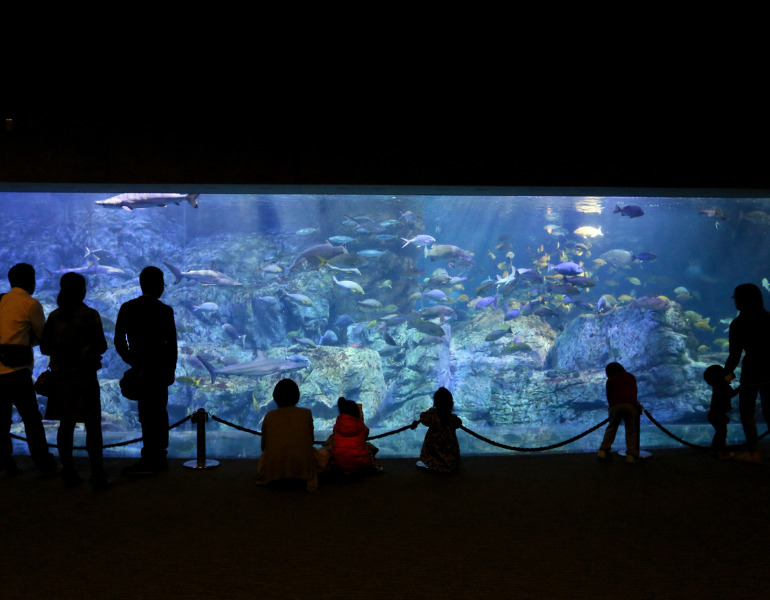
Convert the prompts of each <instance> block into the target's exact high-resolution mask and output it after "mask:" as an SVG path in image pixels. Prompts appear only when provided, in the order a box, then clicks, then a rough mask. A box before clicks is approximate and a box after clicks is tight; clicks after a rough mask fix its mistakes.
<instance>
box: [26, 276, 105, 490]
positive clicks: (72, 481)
mask: <svg viewBox="0 0 770 600" xmlns="http://www.w3.org/2000/svg"><path fill="white" fill-rule="evenodd" d="M59 286H60V291H59V295H58V297H57V298H56V303H57V304H58V306H59V308H57V309H56V310H54V311H53V312H52V313H51V314H50V315H48V320H47V321H46V323H45V327H43V335H42V337H41V338H40V352H41V353H43V354H47V355H49V356H50V357H51V360H50V362H49V365H48V366H49V367H50V369H51V377H52V380H53V385H52V390H51V393H50V394H49V395H48V405H47V406H46V411H45V418H46V419H50V420H58V421H59V431H58V432H57V435H56V444H57V446H58V448H59V460H61V463H62V467H63V471H62V477H63V478H64V485H65V486H67V487H71V486H74V485H77V484H79V483H80V482H81V481H82V480H81V478H80V476H79V475H78V472H77V469H76V468H75V463H74V460H73V458H72V445H73V436H74V432H75V423H84V424H85V427H86V450H87V451H88V458H89V461H90V463H91V484H92V485H93V486H94V487H95V488H97V489H106V488H108V487H109V486H110V482H109V481H108V480H107V478H106V477H105V475H104V468H103V460H102V444H103V439H102V406H101V394H100V391H99V380H98V379H97V376H96V372H97V371H98V370H99V369H101V368H102V360H101V359H102V354H104V353H105V352H106V351H107V340H105V339H104V329H103V328H102V319H101V317H100V316H99V313H98V312H97V311H95V310H94V309H93V308H89V307H88V306H86V305H85V303H84V302H83V300H85V297H86V279H85V277H83V276H82V275H80V274H79V273H65V274H64V275H62V276H61V279H60V281H59Z"/></svg>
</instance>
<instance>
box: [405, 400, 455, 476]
mask: <svg viewBox="0 0 770 600" xmlns="http://www.w3.org/2000/svg"><path fill="white" fill-rule="evenodd" d="M453 408H454V398H452V392H450V391H449V390H448V389H446V388H444V387H440V388H439V389H438V390H436V392H435V393H434V394H433V408H429V409H428V410H426V411H425V412H423V413H421V414H420V420H419V421H414V423H412V429H417V426H418V425H419V424H420V423H422V424H423V425H425V426H427V427H428V431H427V433H426V434H425V440H424V441H423V443H422V450H421V452H420V460H419V461H418V462H417V466H418V467H422V468H425V469H430V470H432V471H438V472H440V473H453V472H454V471H457V469H458V468H459V467H460V444H459V442H458V441H457V429H459V428H460V427H462V425H463V422H462V420H461V419H460V417H458V416H457V415H456V414H454V413H453V412H452V409H453Z"/></svg>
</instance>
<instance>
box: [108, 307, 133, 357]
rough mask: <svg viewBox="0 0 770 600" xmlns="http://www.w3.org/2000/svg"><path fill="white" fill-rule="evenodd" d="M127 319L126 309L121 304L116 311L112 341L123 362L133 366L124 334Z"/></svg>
mask: <svg viewBox="0 0 770 600" xmlns="http://www.w3.org/2000/svg"><path fill="white" fill-rule="evenodd" d="M127 320H128V316H127V315H126V311H125V310H124V307H123V306H121V307H120V310H119V311H118V318H117V320H116V321H115V337H114V338H113V341H114V342H115V350H117V352H118V355H119V356H120V358H122V359H123V362H124V363H126V364H127V365H129V366H133V360H132V358H131V351H130V350H129V349H128V338H127V334H126V331H127V330H126V327H127V325H128V323H127Z"/></svg>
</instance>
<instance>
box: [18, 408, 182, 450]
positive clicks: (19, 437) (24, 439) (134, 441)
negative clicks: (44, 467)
mask: <svg viewBox="0 0 770 600" xmlns="http://www.w3.org/2000/svg"><path fill="white" fill-rule="evenodd" d="M192 417H193V415H187V416H186V417H185V418H184V419H181V420H179V421H177V422H176V423H174V424H173V425H169V427H168V430H169V431H171V430H172V429H174V428H176V427H179V426H180V425H182V424H184V423H185V422H187V421H189V420H190V419H192ZM9 435H10V436H11V437H12V438H13V439H15V440H20V441H22V442H26V441H27V438H24V437H21V436H20V435H16V434H15V433H11V434H9ZM141 441H142V438H140V437H138V438H135V439H133V440H126V441H125V442H115V443H114V444H104V445H103V446H102V448H117V447H119V446H128V445H129V444H136V443H137V442H141ZM48 447H49V448H57V449H58V446H57V445H56V444H50V443H49V444H48ZM72 449H73V450H86V449H87V448H86V447H85V446H73V447H72Z"/></svg>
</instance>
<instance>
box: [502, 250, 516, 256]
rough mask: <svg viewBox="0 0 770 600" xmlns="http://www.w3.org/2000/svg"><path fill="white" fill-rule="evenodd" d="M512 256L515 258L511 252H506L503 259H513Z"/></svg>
mask: <svg viewBox="0 0 770 600" xmlns="http://www.w3.org/2000/svg"><path fill="white" fill-rule="evenodd" d="M514 256H516V255H515V254H514V253H513V252H511V251H508V252H506V254H505V258H513V257H514Z"/></svg>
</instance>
